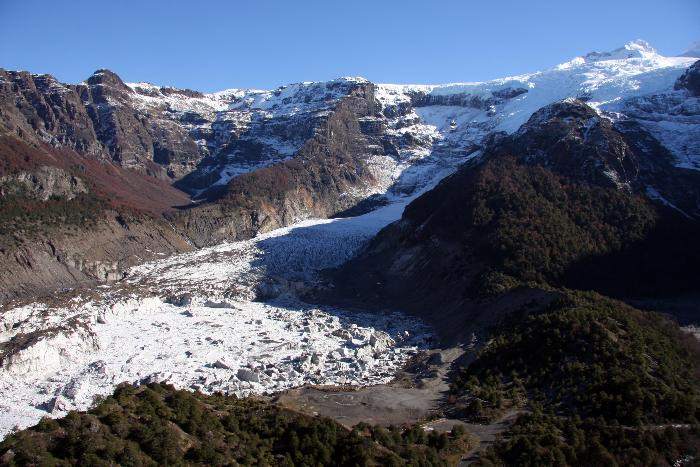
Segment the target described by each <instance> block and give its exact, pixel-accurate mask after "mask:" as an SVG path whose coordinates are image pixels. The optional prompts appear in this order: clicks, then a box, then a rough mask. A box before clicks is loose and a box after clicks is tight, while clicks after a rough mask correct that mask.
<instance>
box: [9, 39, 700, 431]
mask: <svg viewBox="0 0 700 467" xmlns="http://www.w3.org/2000/svg"><path fill="white" fill-rule="evenodd" d="M694 60H695V59H693V58H687V57H663V56H661V55H659V54H658V53H656V52H655V51H654V50H653V49H652V48H651V47H650V46H648V44H646V43H643V42H640V41H635V42H633V43H630V44H627V45H626V46H625V47H623V48H621V49H618V50H615V51H612V52H609V53H594V54H588V55H586V56H583V57H578V58H575V59H573V60H571V61H569V62H567V63H564V64H561V65H559V66H557V67H554V68H552V69H550V70H546V71H542V72H536V73H530V74H526V75H520V76H513V77H508V78H502V79H498V80H493V81H488V82H482V83H457V84H446V85H391V84H381V85H376V86H375V97H376V99H377V101H378V102H379V104H380V106H381V113H379V114H377V115H375V116H370V117H366V118H364V119H362V121H360V122H359V124H360V126H361V128H362V131H363V132H365V133H367V134H371V135H374V137H375V138H376V139H377V141H378V144H379V143H380V144H381V145H382V149H383V150H382V151H377V154H378V155H368V156H367V162H368V165H369V169H370V170H372V171H373V174H374V175H375V178H376V179H377V180H378V183H377V186H376V187H374V188H373V190H374V192H373V193H376V194H378V195H380V196H383V197H384V200H385V202H386V203H385V204H386V205H385V206H383V207H381V208H379V209H376V210H374V211H372V212H370V213H368V214H365V215H362V216H359V217H351V218H343V219H328V220H310V221H305V222H302V223H299V224H296V225H293V226H290V227H287V228H283V229H279V230H276V231H273V232H270V233H267V234H265V235H261V236H259V237H257V238H255V239H253V240H249V241H242V242H234V243H225V244H221V245H218V246H215V247H211V248H205V249H201V250H198V251H195V252H191V253H185V254H180V255H176V256H173V257H170V258H166V259H162V260H158V261H154V262H150V263H146V264H143V265H141V266H138V267H135V268H133V269H132V270H130V272H129V274H128V276H127V278H126V279H125V280H123V281H121V282H118V283H115V284H112V285H108V286H101V287H98V288H96V289H95V290H91V291H84V292H82V293H78V294H73V295H69V294H64V295H59V296H57V297H56V298H55V299H53V300H51V301H47V302H46V303H32V304H28V305H25V306H21V307H17V308H14V309H10V310H5V311H4V312H3V313H2V315H0V365H1V366H2V371H1V372H0V392H2V394H3V398H2V400H0V434H2V435H4V434H6V433H8V432H9V431H10V430H11V429H12V428H13V427H14V426H19V427H26V426H29V425H31V424H34V423H36V422H37V421H38V420H39V419H40V418H41V417H42V416H46V415H49V416H52V417H58V416H61V415H63V414H65V412H66V411H67V410H71V409H85V408H87V407H89V406H90V405H92V404H93V401H94V399H95V397H98V396H101V395H105V394H109V393H111V392H112V390H113V389H114V387H115V386H116V385H117V384H119V383H121V382H124V381H127V382H130V383H136V384H138V383H144V382H151V381H161V382H168V383H172V384H173V385H175V386H177V387H180V388H190V389H198V390H202V391H207V392H211V391H222V392H225V393H232V394H238V395H247V394H260V393H270V392H275V391H279V390H282V389H285V388H289V387H294V386H299V385H303V384H356V385H366V384H375V383H381V382H386V381H388V380H389V379H391V377H392V375H393V374H394V373H395V372H396V370H397V369H398V368H400V367H401V365H402V364H403V363H404V362H405V361H406V360H407V359H408V358H409V356H410V355H411V354H412V353H413V352H415V351H416V349H417V348H418V347H420V346H422V345H424V342H425V339H426V338H427V336H428V330H427V329H426V328H425V327H424V326H423V325H422V324H421V323H420V322H417V321H415V320H414V319H411V318H408V317H406V316H404V315H401V314H398V313H388V312H379V311H377V312H375V313H372V314H363V313H358V312H352V311H348V310H340V309H336V308H330V307H318V306H314V305H312V304H308V303H304V302H301V301H300V300H299V299H297V298H296V296H297V292H298V291H301V290H304V289H305V288H306V287H309V286H313V283H314V280H315V277H316V272H317V271H318V270H320V269H323V268H327V267H332V266H336V265H339V264H341V263H342V262H344V261H345V260H347V259H349V258H350V257H352V256H353V255H354V254H355V253H356V252H357V251H358V249H359V248H361V247H362V245H364V244H365V242H367V241H368V239H369V238H371V237H372V236H373V235H374V234H375V233H376V232H378V231H379V230H380V229H381V228H382V227H384V226H385V225H387V224H388V223H390V222H392V221H394V220H396V219H398V218H399V217H400V216H401V213H402V211H403V208H404V206H405V205H406V203H408V202H409V201H410V200H411V199H413V198H414V197H415V196H418V195H419V194H420V193H422V192H424V191H425V190H427V189H430V188H431V187H432V186H434V184H435V183H437V181H439V180H440V179H441V178H442V177H444V176H446V175H448V174H449V173H451V172H453V171H454V170H455V168H456V167H457V166H458V165H459V164H460V163H462V162H464V161H465V160H467V159H468V158H470V157H475V156H476V155H478V154H479V153H480V151H479V149H480V147H481V145H482V141H483V140H484V138H486V137H487V135H488V134H489V133H491V132H493V131H505V132H513V131H516V130H517V129H518V128H519V127H520V126H521V125H522V124H523V123H525V122H526V121H527V119H528V118H529V117H530V116H531V115H532V114H533V113H534V112H535V111H536V110H538V109H540V108H542V107H544V106H546V105H548V104H551V103H553V102H556V101H559V100H562V99H566V98H578V99H583V100H586V101H587V102H588V103H589V104H591V105H592V106H593V107H594V108H596V109H597V110H598V111H599V113H600V114H601V115H602V116H605V117H607V118H613V119H615V118H634V119H636V120H638V121H639V122H640V123H641V124H643V125H644V126H646V127H647V128H648V129H649V130H650V131H651V132H652V134H654V135H655V136H656V137H657V138H658V139H659V140H660V141H661V142H662V143H663V144H664V145H666V146H667V147H668V148H669V149H670V150H671V151H672V152H673V154H674V155H675V156H676V158H677V159H678V164H679V165H681V166H683V167H687V168H698V167H700V164H699V163H698V160H699V159H700V157H698V155H700V147H698V141H700V137H698V136H699V135H700V133H698V131H699V130H698V128H700V121H698V115H700V112H699V111H698V108H699V107H700V105H699V104H698V102H697V99H696V98H691V97H690V96H688V94H687V93H685V92H684V91H682V90H678V91H674V90H673V85H674V82H675V80H676V79H677V78H678V76H680V75H681V74H682V73H683V72H684V70H685V69H686V68H687V67H688V66H689V65H690V64H691V63H693V61H694ZM364 83H366V81H364V80H362V79H361V78H341V79H338V80H334V81H330V82H326V83H298V84H294V85H290V86H286V87H282V88H279V89H277V90H274V91H257V90H236V89H233V90H228V91H222V92H220V93H214V94H202V93H197V92H194V91H187V90H173V89H171V88H162V87H157V86H153V85H149V84H146V83H137V84H129V85H128V86H129V87H130V89H131V90H132V91H133V93H132V94H131V97H130V98H131V99H136V100H137V101H138V102H139V105H140V106H141V108H142V109H143V110H144V111H146V112H152V113H154V114H157V113H158V112H160V113H161V114H162V115H164V116H165V117H166V118H169V119H172V120H173V121H178V122H180V123H181V124H183V125H185V127H186V128H187V129H188V131H189V132H190V134H192V135H193V136H194V137H195V139H196V140H197V141H198V144H200V146H201V148H202V150H203V152H205V153H209V154H213V153H214V152H216V151H219V150H223V149H222V148H225V149H226V151H229V152H227V153H226V154H218V156H222V157H217V158H214V157H212V158H211V162H212V163H211V165H210V166H207V165H206V164H203V165H202V168H200V172H201V173H200V175H201V176H202V179H203V180H205V179H206V180H209V182H208V184H204V185H203V187H205V186H209V184H210V183H219V184H223V183H227V181H228V180H230V178H231V177H233V176H235V175H237V174H239V173H242V172H245V171H248V170H252V169H254V168H256V167H260V166H263V165H267V164H269V163H272V162H274V161H278V160H282V159H284V158H286V157H290V156H291V155H292V154H293V153H294V152H296V151H297V150H298V147H299V145H300V144H302V142H303V140H304V139H305V138H307V137H308V136H309V134H312V133H313V131H314V128H315V126H314V123H313V122H315V121H316V120H317V119H323V118H325V116H326V115H327V112H328V111H329V109H330V108H331V107H332V106H333V105H335V103H336V102H337V101H338V100H339V99H342V98H343V96H344V95H347V93H348V92H350V90H351V89H352V87H353V86H356V85H358V84H364ZM693 99H695V100H693ZM277 122H285V124H284V125H278V124H277ZM289 122H292V124H289ZM294 122H298V125H296V124H294ZM288 130H289V132H287V131H288ZM246 141H248V142H251V141H254V142H255V144H259V157H257V158H256V159H255V160H251V159H242V158H241V157H242V154H244V153H245V152H246V151H243V150H242V149H241V148H242V147H243V146H241V145H245V144H248V143H246ZM239 149H241V150H240V151H239ZM248 152H249V151H248ZM207 171H209V172H207ZM212 180H213V182H212ZM195 185H196V180H195V182H193V185H192V186H195ZM649 193H650V196H652V195H653V194H654V192H653V189H651V191H650V192H649ZM370 194H372V193H365V194H364V195H370Z"/></svg>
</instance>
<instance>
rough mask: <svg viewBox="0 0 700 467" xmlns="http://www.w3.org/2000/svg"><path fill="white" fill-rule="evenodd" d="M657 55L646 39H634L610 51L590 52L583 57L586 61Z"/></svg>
mask: <svg viewBox="0 0 700 467" xmlns="http://www.w3.org/2000/svg"><path fill="white" fill-rule="evenodd" d="M655 55H658V52H657V51H656V49H655V48H654V47H652V46H651V44H649V43H648V42H647V41H645V40H643V39H635V40H633V41H630V42H628V43H626V44H625V45H623V46H622V47H619V48H617V49H615V50H611V51H610V52H590V53H588V54H586V55H585V56H584V57H583V58H584V59H585V60H586V61H587V62H597V61H602V60H624V59H628V58H648V57H651V56H655Z"/></svg>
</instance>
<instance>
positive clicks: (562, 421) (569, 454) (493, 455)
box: [480, 411, 700, 466]
mask: <svg viewBox="0 0 700 467" xmlns="http://www.w3.org/2000/svg"><path fill="white" fill-rule="evenodd" d="M699 454H700V429H699V428H698V427H697V426H688V427H681V428H678V427H672V426H663V425H661V426H658V427H656V426H649V427H626V426H614V425H608V424H607V423H606V421H605V420H601V419H587V420H581V419H580V418H579V417H559V416H555V415H552V414H544V413H542V412H541V411H535V412H533V413H531V414H526V415H522V416H520V417H519V418H518V420H517V421H516V422H515V424H514V425H513V426H512V427H511V428H510V429H509V430H508V432H507V433H506V435H505V437H504V439H503V440H502V441H500V442H498V443H496V445H495V446H493V447H491V448H490V449H488V450H487V451H486V452H485V453H483V454H482V456H481V459H480V464H481V465H503V464H505V465H519V466H520V465H522V466H529V465H531V466H545V465H572V466H578V465H596V466H598V465H601V466H602V465H609V466H614V465H635V466H658V465H674V464H675V463H676V461H679V460H683V459H685V460H690V461H692V459H697V456H698V455H699Z"/></svg>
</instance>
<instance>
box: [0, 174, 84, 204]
mask: <svg viewBox="0 0 700 467" xmlns="http://www.w3.org/2000/svg"><path fill="white" fill-rule="evenodd" d="M0 190H1V191H2V193H4V196H7V195H14V196H26V197H29V198H33V199H38V200H41V201H46V200H48V199H49V198H54V197H55V198H65V199H68V200H71V199H73V198H75V197H76V196H77V195H78V194H80V193H87V192H88V189H87V187H86V186H85V182H83V180H81V179H80V178H78V177H75V176H73V175H71V174H70V173H68V172H66V171H65V170H63V169H60V168H58V167H51V166H41V167H39V168H38V169H36V170H34V171H32V172H19V173H16V174H12V175H5V176H3V177H0Z"/></svg>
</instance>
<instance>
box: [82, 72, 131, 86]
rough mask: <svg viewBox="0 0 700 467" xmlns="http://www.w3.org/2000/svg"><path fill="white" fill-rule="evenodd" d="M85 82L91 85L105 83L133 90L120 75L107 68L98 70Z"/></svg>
mask: <svg viewBox="0 0 700 467" xmlns="http://www.w3.org/2000/svg"><path fill="white" fill-rule="evenodd" d="M85 82H86V83H87V84H91V85H97V84H103V85H106V86H111V87H115V88H119V89H123V90H126V91H131V88H129V87H128V86H127V85H126V84H124V81H122V79H121V78H120V77H119V75H117V74H116V73H115V72H113V71H111V70H108V69H106V68H100V69H99V70H96V71H95V72H94V73H93V74H92V75H91V76H90V77H89V78H88V79H87V80H86V81H85Z"/></svg>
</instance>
